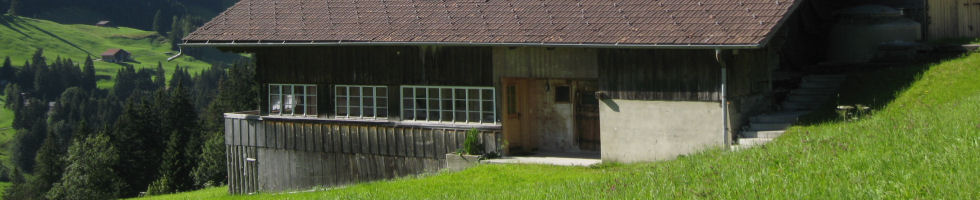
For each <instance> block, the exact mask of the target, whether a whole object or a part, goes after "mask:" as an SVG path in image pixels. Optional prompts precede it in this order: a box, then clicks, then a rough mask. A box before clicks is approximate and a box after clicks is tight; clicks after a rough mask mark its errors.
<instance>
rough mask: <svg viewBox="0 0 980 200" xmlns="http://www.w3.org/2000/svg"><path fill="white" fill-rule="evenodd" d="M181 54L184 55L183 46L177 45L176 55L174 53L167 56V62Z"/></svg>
mask: <svg viewBox="0 0 980 200" xmlns="http://www.w3.org/2000/svg"><path fill="white" fill-rule="evenodd" d="M182 55H184V47H181V46H177V55H174V56H171V57H170V58H167V62H170V61H172V60H174V59H177V57H180V56H182Z"/></svg>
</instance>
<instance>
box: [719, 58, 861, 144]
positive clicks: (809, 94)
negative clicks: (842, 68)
mask: <svg viewBox="0 0 980 200" xmlns="http://www.w3.org/2000/svg"><path fill="white" fill-rule="evenodd" d="M846 78H847V77H846V76H844V75H810V76H806V77H803V81H802V82H801V83H800V87H799V88H797V89H794V90H792V91H790V93H789V95H788V96H787V97H786V100H785V101H783V103H782V104H781V105H780V107H781V109H780V110H779V111H777V112H774V113H767V114H762V115H758V116H754V117H751V118H749V125H748V126H747V127H745V128H743V131H742V132H741V133H740V134H739V138H738V140H737V142H736V144H735V145H732V150H741V149H747V148H752V147H755V146H761V145H764V144H766V143H768V142H770V141H772V140H773V139H775V138H776V137H779V136H781V135H783V133H785V132H786V128H789V127H790V126H791V125H793V123H796V121H797V120H799V118H800V116H803V115H806V114H808V113H810V111H812V110H814V109H816V108H817V107H818V106H820V105H822V104H824V103H826V102H827V101H828V100H830V99H831V98H833V97H834V96H836V95H837V89H839V88H840V84H841V82H843V81H844V79H846Z"/></svg>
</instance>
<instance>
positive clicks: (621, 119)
mask: <svg viewBox="0 0 980 200" xmlns="http://www.w3.org/2000/svg"><path fill="white" fill-rule="evenodd" d="M599 115H600V116H599V118H600V125H599V126H600V130H601V131H602V135H601V136H602V151H601V152H602V153H601V154H602V160H603V161H604V162H609V161H611V162H623V163H631V162H643V161H656V160H665V159H673V158H676V157H677V156H678V155H685V154H691V153H695V152H698V151H703V150H705V149H707V148H710V147H721V146H724V144H725V138H724V135H723V133H722V129H723V123H722V121H723V119H722V108H721V105H720V103H717V102H679V101H638V100H620V99H605V100H602V102H600V106H599Z"/></svg>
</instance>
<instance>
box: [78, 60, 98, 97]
mask: <svg viewBox="0 0 980 200" xmlns="http://www.w3.org/2000/svg"><path fill="white" fill-rule="evenodd" d="M82 76H83V77H82V80H81V81H82V85H81V86H82V89H85V91H91V90H92V89H95V87H96V82H98V81H99V80H98V78H97V77H96V76H95V63H94V62H93V61H92V57H85V66H83V67H82Z"/></svg>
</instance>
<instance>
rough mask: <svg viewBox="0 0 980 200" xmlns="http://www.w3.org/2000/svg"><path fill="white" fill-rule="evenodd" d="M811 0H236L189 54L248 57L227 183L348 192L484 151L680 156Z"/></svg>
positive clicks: (761, 73) (751, 99)
mask: <svg viewBox="0 0 980 200" xmlns="http://www.w3.org/2000/svg"><path fill="white" fill-rule="evenodd" d="M800 2H801V0H741V1H719V0H709V1H694V0H678V1H623V0H612V1H610V0H578V1H531V0H514V1H498V0H489V1H308V0H242V1H239V2H238V3H237V4H235V5H234V6H232V7H231V8H229V9H228V10H227V11H225V12H224V13H222V14H220V15H218V16H217V17H215V18H214V19H213V20H212V21H210V22H208V23H207V24H205V25H204V26H202V27H201V28H199V29H198V30H197V31H195V32H193V33H191V34H190V35H188V36H187V37H185V38H184V43H183V44H182V45H183V46H185V47H217V48H219V49H222V50H225V51H232V52H242V53H251V54H253V55H254V58H255V62H256V64H257V76H256V79H257V82H259V83H260V84H261V88H262V89H261V91H260V95H261V99H262V102H261V105H260V106H259V107H258V108H256V109H257V110H255V111H246V112H239V113H228V114H225V142H226V144H227V154H228V170H229V171H228V172H229V173H228V175H229V177H228V178H229V183H230V188H229V189H230V192H232V193H249V192H254V191H277V190H287V189H302V188H309V187H312V186H315V185H323V186H336V185H344V184H350V183H356V182H361V181H369V180H377V179H385V178H394V177H399V176H404V175H409V174H415V173H420V172H424V171H434V170H438V169H440V168H442V167H443V166H444V165H445V156H444V155H445V154H446V153H452V152H455V151H456V150H457V149H459V148H460V147H461V146H462V144H463V139H464V138H465V132H466V131H467V130H470V129H477V130H478V131H479V132H480V137H481V138H480V141H481V143H482V144H484V148H485V152H497V153H502V154H505V155H515V154H533V153H538V152H587V153H588V152H592V153H596V154H599V155H601V158H602V160H603V161H615V162H641V161H655V160H662V159H671V158H674V157H676V156H678V155H684V154H690V153H695V152H698V151H702V150H705V149H707V148H712V147H727V145H730V144H731V143H732V137H733V136H732V134H733V132H732V131H733V130H735V129H736V128H735V127H740V126H741V124H743V123H744V122H745V121H746V120H747V119H746V117H745V116H748V115H750V114H754V113H759V112H763V111H766V110H767V109H768V108H770V107H771V106H770V105H771V101H772V99H773V97H772V91H771V90H772V89H771V71H772V70H774V69H776V68H777V67H778V66H779V60H780V55H781V53H780V52H781V51H786V50H784V49H782V47H783V43H785V41H786V40H791V39H793V36H792V35H791V34H789V33H790V32H789V31H781V30H783V29H784V28H783V27H788V26H792V24H794V23H787V22H788V21H793V20H790V18H791V17H790V16H791V15H792V13H793V11H794V10H795V9H796V8H797V7H798V6H799V5H800Z"/></svg>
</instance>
